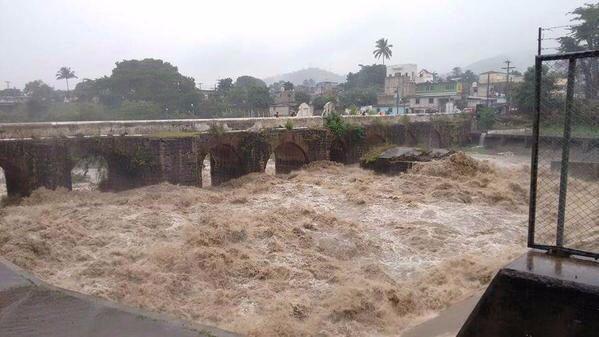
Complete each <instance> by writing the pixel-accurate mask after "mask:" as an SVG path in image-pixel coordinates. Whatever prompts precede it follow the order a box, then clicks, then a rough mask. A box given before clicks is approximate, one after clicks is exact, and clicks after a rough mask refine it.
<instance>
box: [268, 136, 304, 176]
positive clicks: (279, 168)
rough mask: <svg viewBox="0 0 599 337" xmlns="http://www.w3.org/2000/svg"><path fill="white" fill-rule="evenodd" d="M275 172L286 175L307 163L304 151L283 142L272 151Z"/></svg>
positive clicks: (290, 143)
mask: <svg viewBox="0 0 599 337" xmlns="http://www.w3.org/2000/svg"><path fill="white" fill-rule="evenodd" d="M274 154H275V172H276V173H277V174H286V173H289V172H291V171H293V170H297V169H299V168H301V167H302V166H304V165H305V164H307V163H309V162H310V160H309V159H308V155H307V154H306V151H305V150H304V149H303V148H302V147H301V146H299V145H298V144H296V143H294V142H290V141H287V142H283V143H281V144H279V146H277V147H276V148H275V149H274Z"/></svg>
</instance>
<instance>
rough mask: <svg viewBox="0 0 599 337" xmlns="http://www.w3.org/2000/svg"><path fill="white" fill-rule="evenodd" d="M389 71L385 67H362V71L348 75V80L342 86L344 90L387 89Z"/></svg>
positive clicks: (375, 65)
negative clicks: (386, 78) (386, 82)
mask: <svg viewBox="0 0 599 337" xmlns="http://www.w3.org/2000/svg"><path fill="white" fill-rule="evenodd" d="M386 76H387V69H386V68H385V66H384V65H381V64H373V65H371V66H368V65H367V66H365V65H360V71H358V72H357V73H355V74H354V73H351V72H350V73H349V74H347V80H346V82H345V83H344V84H342V87H343V89H369V88H376V89H382V88H384V87H385V77H386Z"/></svg>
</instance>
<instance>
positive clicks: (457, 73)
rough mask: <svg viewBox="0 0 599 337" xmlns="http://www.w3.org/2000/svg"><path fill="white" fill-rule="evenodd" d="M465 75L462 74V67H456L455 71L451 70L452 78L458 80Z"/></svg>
mask: <svg viewBox="0 0 599 337" xmlns="http://www.w3.org/2000/svg"><path fill="white" fill-rule="evenodd" d="M463 74H464V73H463V72H462V68H460V67H454V68H453V69H451V77H453V78H456V77H462V75H463Z"/></svg>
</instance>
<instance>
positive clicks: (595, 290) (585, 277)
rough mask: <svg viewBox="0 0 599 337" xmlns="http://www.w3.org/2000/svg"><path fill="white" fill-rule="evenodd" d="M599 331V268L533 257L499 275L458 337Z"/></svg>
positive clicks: (575, 335) (573, 335) (549, 336)
mask: <svg viewBox="0 0 599 337" xmlns="http://www.w3.org/2000/svg"><path fill="white" fill-rule="evenodd" d="M598 331H599V263H597V262H595V261H589V260H584V259H578V258H560V257H555V256H550V255H547V254H545V253H544V252H539V251H534V250H533V251H529V252H528V253H527V254H525V255H523V256H521V257H520V258H518V259H516V260H515V261H514V262H512V263H510V264H509V265H507V266H506V267H504V268H503V269H501V270H500V271H499V273H497V275H496V276H495V278H494V279H493V281H492V282H491V284H490V285H489V287H488V288H487V290H486V291H485V293H484V295H483V297H482V299H481V300H480V301H479V302H478V304H477V305H476V307H475V308H474V310H473V311H472V313H471V314H470V316H469V317H468V319H467V320H466V323H465V324H464V325H463V326H462V329H461V330H460V332H459V334H458V337H482V336H484V337H514V336H543V337H563V336H569V337H587V336H588V337H590V336H597V334H598Z"/></svg>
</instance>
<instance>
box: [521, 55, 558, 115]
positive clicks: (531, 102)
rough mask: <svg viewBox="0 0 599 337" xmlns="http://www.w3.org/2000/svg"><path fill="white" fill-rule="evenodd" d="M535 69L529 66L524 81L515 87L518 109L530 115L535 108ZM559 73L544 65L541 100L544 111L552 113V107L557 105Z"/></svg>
mask: <svg viewBox="0 0 599 337" xmlns="http://www.w3.org/2000/svg"><path fill="white" fill-rule="evenodd" d="M535 78H536V74H535V69H534V67H530V68H528V70H527V71H526V72H525V73H524V81H523V82H522V83H520V84H519V85H518V86H516V87H515V88H514V96H513V97H514V99H515V102H516V105H517V106H518V110H519V111H520V112H521V113H523V114H525V115H528V116H532V115H533V112H534V108H535ZM556 81H557V75H556V74H555V73H551V72H550V71H549V68H548V67H547V66H543V69H542V80H541V102H542V104H543V108H544V111H545V112H546V113H547V114H550V113H551V109H553V108H555V107H557V104H558V99H557V97H556V96H557V95H556V94H555V91H556V89H557V87H556Z"/></svg>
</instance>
